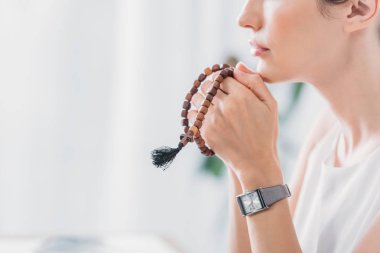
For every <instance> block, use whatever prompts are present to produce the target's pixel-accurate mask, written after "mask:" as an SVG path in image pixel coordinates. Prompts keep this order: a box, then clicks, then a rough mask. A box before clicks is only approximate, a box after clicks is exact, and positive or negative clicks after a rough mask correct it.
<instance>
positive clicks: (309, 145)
mask: <svg viewBox="0 0 380 253" xmlns="http://www.w3.org/2000/svg"><path fill="white" fill-rule="evenodd" d="M336 123H337V120H336V117H335V115H334V114H333V113H332V111H331V110H330V109H329V108H326V109H323V110H322V111H321V112H319V113H318V114H317V116H316V117H315V119H314V122H313V123H312V127H311V128H310V130H309V131H308V133H307V134H306V138H305V141H304V143H303V144H302V146H301V149H300V151H299V155H298V159H297V163H296V166H295V169H294V172H293V173H292V177H291V180H290V183H289V187H290V189H291V192H292V197H291V198H290V200H289V207H290V212H291V216H292V217H293V215H294V212H295V209H296V206H297V202H298V198H299V196H300V192H301V188H302V185H303V180H304V177H305V174H306V170H307V163H308V159H309V156H310V154H311V152H312V151H313V149H314V147H315V146H316V145H317V144H318V143H319V141H320V140H321V139H322V138H323V137H324V136H325V135H326V134H327V133H328V132H329V130H330V129H331V128H332V127H333V126H334V125H335V124H336Z"/></svg>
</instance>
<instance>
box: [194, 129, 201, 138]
mask: <svg viewBox="0 0 380 253" xmlns="http://www.w3.org/2000/svg"><path fill="white" fill-rule="evenodd" d="M197 129H198V128H197ZM199 137H201V132H200V131H199V129H198V132H196V133H195V134H194V139H199Z"/></svg>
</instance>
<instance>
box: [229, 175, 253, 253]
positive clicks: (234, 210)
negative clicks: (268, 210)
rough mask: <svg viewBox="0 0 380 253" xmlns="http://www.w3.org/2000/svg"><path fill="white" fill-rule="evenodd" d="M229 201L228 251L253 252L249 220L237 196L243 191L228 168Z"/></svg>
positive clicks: (233, 252) (237, 252) (232, 252)
mask: <svg viewBox="0 0 380 253" xmlns="http://www.w3.org/2000/svg"><path fill="white" fill-rule="evenodd" d="M227 170H228V188H229V191H228V194H229V198H228V203H229V205H228V206H229V228H228V252H229V253H251V245H250V241H249V234H248V229H247V221H246V218H245V217H244V216H242V215H241V213H240V209H239V206H238V205H237V202H236V196H237V195H239V194H241V193H242V189H241V186H240V181H239V179H238V178H237V177H236V175H235V173H234V172H233V171H232V170H231V169H230V168H228V169H227Z"/></svg>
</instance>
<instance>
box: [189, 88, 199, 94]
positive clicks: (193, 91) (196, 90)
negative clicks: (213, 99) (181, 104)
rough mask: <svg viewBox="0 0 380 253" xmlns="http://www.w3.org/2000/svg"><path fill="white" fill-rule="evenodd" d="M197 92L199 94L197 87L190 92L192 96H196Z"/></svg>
mask: <svg viewBox="0 0 380 253" xmlns="http://www.w3.org/2000/svg"><path fill="white" fill-rule="evenodd" d="M197 92H198V88H195V87H193V88H191V90H190V94H191V95H194V94H195V93H197Z"/></svg>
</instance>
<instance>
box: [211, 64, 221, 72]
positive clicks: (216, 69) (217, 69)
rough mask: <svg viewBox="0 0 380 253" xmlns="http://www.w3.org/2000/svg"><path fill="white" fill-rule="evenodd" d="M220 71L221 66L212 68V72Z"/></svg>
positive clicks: (215, 65)
mask: <svg viewBox="0 0 380 253" xmlns="http://www.w3.org/2000/svg"><path fill="white" fill-rule="evenodd" d="M219 70H220V66H219V64H214V65H213V66H212V71H213V72H216V71H219Z"/></svg>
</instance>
